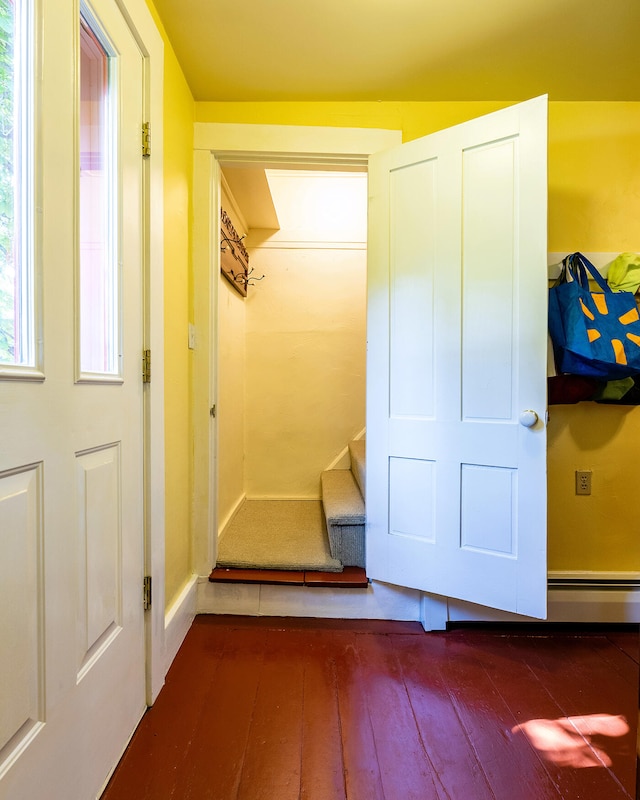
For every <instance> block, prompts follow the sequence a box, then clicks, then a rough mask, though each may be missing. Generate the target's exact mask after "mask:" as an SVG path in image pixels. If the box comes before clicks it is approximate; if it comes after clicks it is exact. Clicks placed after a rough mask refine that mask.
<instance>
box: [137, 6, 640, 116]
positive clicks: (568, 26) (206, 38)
mask: <svg viewBox="0 0 640 800" xmlns="http://www.w3.org/2000/svg"><path fill="white" fill-rule="evenodd" d="M153 2H154V4H155V6H156V8H157V10H158V13H159V14H160V17H161V19H162V21H163V24H164V26H165V29H166V31H167V34H168V36H169V39H170V40H171V42H172V44H173V47H174V49H175V52H176V55H177V57H178V60H179V61H180V64H181V66H182V69H183V71H184V73H185V76H186V78H187V81H188V83H189V86H190V87H191V91H192V93H193V95H194V98H195V99H196V100H208V101H216V100H218V101H264V100H315V101H318V100H348V101H358V100H520V99H525V98H528V97H533V96H535V95H539V94H544V93H548V94H549V96H550V99H552V100H640V70H639V67H638V54H639V52H640V0H235V1H234V2H222V0H153Z"/></svg>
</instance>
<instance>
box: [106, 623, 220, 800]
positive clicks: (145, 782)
mask: <svg viewBox="0 0 640 800" xmlns="http://www.w3.org/2000/svg"><path fill="white" fill-rule="evenodd" d="M228 635H229V630H228V629H223V630H221V632H220V634H219V635H218V636H217V637H214V638H212V637H211V636H210V635H209V633H208V631H207V628H206V626H203V625H200V624H198V622H197V621H196V623H194V625H192V627H191V630H190V631H189V634H188V636H187V638H186V639H185V642H184V644H183V645H182V647H181V649H180V654H179V658H176V659H175V661H174V663H173V665H172V667H171V669H170V670H169V672H168V674H167V679H166V683H165V686H164V688H163V690H162V691H161V692H160V695H159V696H158V699H157V700H156V702H155V704H154V706H153V707H152V708H151V709H149V711H147V713H146V714H145V716H144V717H143V719H142V722H141V723H140V725H139V726H138V729H137V731H136V733H135V734H134V737H133V739H132V741H131V743H130V745H129V747H128V748H127V750H126V751H125V754H124V756H123V757H122V759H121V761H120V764H119V765H118V768H117V770H116V772H115V773H114V775H113V777H112V779H111V781H110V783H109V785H108V787H107V789H106V791H105V793H104V794H103V796H102V797H103V800H131V798H132V797H135V798H136V800H173V798H180V797H181V789H180V787H177V786H176V773H177V770H178V767H179V765H180V764H182V763H183V762H184V760H185V759H186V758H188V755H189V746H190V743H191V741H192V739H193V731H194V729H195V728H196V727H197V725H198V720H199V718H200V716H201V715H202V713H203V709H202V704H201V702H199V701H200V700H201V699H202V697H204V696H206V695H207V694H208V692H209V690H210V689H211V684H212V681H213V679H214V675H215V670H216V667H217V666H218V664H219V663H220V660H221V658H222V654H223V652H224V646H225V642H226V638H227V636H228ZM195 698H197V699H198V702H194V699H195ZM156 721H157V723H156Z"/></svg>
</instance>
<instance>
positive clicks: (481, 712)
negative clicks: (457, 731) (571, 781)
mask: <svg viewBox="0 0 640 800" xmlns="http://www.w3.org/2000/svg"><path fill="white" fill-rule="evenodd" d="M432 652H433V657H436V658H438V660H439V664H440V668H441V670H442V675H443V676H445V677H446V679H447V689H448V691H449V694H450V696H451V698H452V702H453V704H454V706H455V709H456V711H457V713H458V716H459V717H460V720H461V722H462V725H463V727H464V729H465V731H466V733H467V736H468V738H469V741H470V742H471V743H472V744H473V747H474V750H475V753H476V757H477V759H478V763H479V764H480V766H481V768H482V770H483V772H484V774H485V777H486V779H487V781H488V782H489V785H490V786H491V790H492V791H493V793H494V795H495V797H496V800H502V798H511V797H513V798H516V797H517V798H518V800H558V798H560V797H561V795H560V793H559V792H558V790H557V788H556V787H555V785H554V784H553V781H552V780H551V779H550V777H549V775H548V773H547V772H546V770H545V769H544V767H543V766H542V764H541V762H540V760H539V758H538V756H537V754H536V752H535V750H534V749H533V748H532V747H531V745H530V744H529V742H528V741H526V740H525V739H523V738H522V737H518V736H516V735H515V734H514V733H512V728H513V717H512V715H511V712H510V710H509V708H508V707H507V706H506V704H505V702H504V700H503V699H502V697H501V696H500V693H499V692H498V691H497V690H496V688H495V685H494V683H493V682H492V681H491V680H490V679H489V677H488V676H487V674H486V672H485V670H484V669H483V666H482V652H481V651H479V652H478V651H476V649H474V648H473V647H472V646H469V645H468V644H467V643H466V641H465V639H464V637H460V636H453V637H451V638H447V637H445V638H441V639H437V640H434V649H433V651H432ZM563 800H565V799H564V798H563Z"/></svg>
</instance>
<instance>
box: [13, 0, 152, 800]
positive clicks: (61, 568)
mask: <svg viewBox="0 0 640 800" xmlns="http://www.w3.org/2000/svg"><path fill="white" fill-rule="evenodd" d="M39 8H40V9H41V11H42V20H41V23H40V24H41V25H42V28H41V31H40V36H41V37H42V41H43V43H44V44H43V85H42V102H41V109H40V115H41V118H40V120H39V125H40V128H41V130H42V133H41V145H40V151H39V154H38V156H37V160H36V170H37V172H38V174H39V175H40V176H41V192H42V195H41V197H40V198H39V205H41V207H42V220H41V224H40V237H39V238H38V240H37V241H36V247H37V250H38V252H39V253H40V258H41V263H42V276H43V282H44V291H43V295H44V325H43V348H44V380H42V381H38V382H36V381H33V380H31V381H28V380H24V381H22V380H19V379H17V380H16V379H15V376H14V379H13V380H10V381H7V380H4V381H3V380H1V379H0V442H1V444H0V549H1V557H0V630H1V633H2V640H3V648H2V650H1V651H0V701H1V702H0V798H2V800H5V798H6V800H31V798H34V797H38V796H46V797H47V799H48V800H88V798H91V797H95V796H97V795H98V793H99V791H100V789H101V788H102V786H103V784H104V782H105V780H106V779H107V777H108V774H109V772H110V770H111V769H112V768H113V766H114V764H115V763H116V762H117V760H118V758H119V756H120V755H121V753H122V750H123V748H124V746H125V745H126V742H127V741H128V739H129V737H130V735H131V733H132V732H133V730H134V728H135V726H136V724H137V722H138V721H139V719H140V717H141V715H142V713H143V712H144V709H145V661H144V630H143V608H142V577H143V542H144V540H143V496H144V493H143V394H142V392H143V387H142V377H141V353H142V332H143V324H142V310H143V291H142V285H143V284H142V282H143V195H142V191H143V183H142V157H141V133H140V131H141V122H142V103H143V88H144V86H143V80H144V76H143V59H142V55H141V53H140V50H139V48H138V46H137V44H136V41H135V39H134V37H133V35H132V32H131V31H130V29H129V27H128V24H127V22H126V21H125V19H124V18H123V16H122V14H121V12H120V11H119V9H118V5H117V4H116V3H114V2H112V0H96V2H93V3H91V7H90V9H89V16H90V18H91V22H92V25H94V24H95V25H96V26H97V27H99V28H100V30H101V33H102V35H104V38H105V40H106V41H107V42H108V43H109V47H110V52H111V66H112V67H113V70H112V78H111V79H110V80H111V87H112V88H113V89H115V92H116V95H117V102H116V103H115V104H114V106H113V109H112V112H113V113H112V116H111V117H110V120H109V124H110V125H113V127H112V128H110V130H111V131H112V133H113V140H114V141H115V148H114V152H115V154H116V157H115V162H114V163H115V164H116V168H115V170H116V175H117V181H116V184H117V187H118V188H117V192H116V194H117V196H116V203H115V205H114V212H113V214H112V215H111V218H110V224H111V225H112V226H113V230H115V231H116V235H115V240H116V242H117V244H116V247H117V253H116V254H115V258H116V260H117V262H118V263H119V264H120V265H121V269H120V271H121V279H122V282H121V285H120V288H119V290H118V291H117V292H116V296H117V298H118V299H119V302H120V303H121V308H122V312H121V316H120V322H119V331H118V335H117V337H116V338H118V339H119V340H121V343H122V345H123V349H120V348H118V352H117V357H118V364H119V365H121V372H120V374H118V375H116V376H111V377H107V379H106V380H105V379H99V376H95V377H96V379H95V380H88V381H87V376H83V380H84V381H85V382H83V383H79V382H76V377H77V376H78V369H77V365H78V338H77V334H78V333H79V331H80V324H79V321H78V308H77V306H76V298H77V297H78V296H79V291H78V283H77V279H76V278H75V276H74V264H75V263H76V259H77V257H78V247H77V239H76V237H77V234H78V231H79V229H80V225H79V222H78V209H77V197H78V194H77V192H78V189H77V176H78V173H79V170H78V152H77V151H78V150H79V149H81V147H82V144H81V143H79V137H78V136H77V132H76V131H75V126H76V108H77V105H76V103H77V97H76V78H77V72H76V67H77V58H76V50H75V48H77V45H78V28H79V17H78V7H77V5H76V4H75V3H68V2H62V0H51V2H50V1H49V0H47V2H46V3H42V4H39ZM80 163H81V164H82V159H80ZM83 169H86V167H83ZM89 169H91V167H89ZM74 343H75V345H74ZM118 344H120V341H118ZM6 645H9V647H6ZM43 792H44V795H43Z"/></svg>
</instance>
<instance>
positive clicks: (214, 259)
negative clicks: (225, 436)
mask: <svg viewBox="0 0 640 800" xmlns="http://www.w3.org/2000/svg"><path fill="white" fill-rule="evenodd" d="M401 142H402V132H401V131H399V130H383V129H377V128H376V129H373V128H323V127H307V126H299V125H245V124H234V123H220V122H196V123H195V125H194V150H195V152H194V179H193V207H194V225H193V263H194V319H193V323H194V325H195V327H196V329H197V331H198V332H199V336H198V349H197V350H196V351H195V352H194V376H195V377H194V387H193V389H194V408H193V425H194V472H193V475H194V487H193V491H194V498H196V502H195V503H194V516H193V553H194V569H195V571H196V572H197V574H198V575H200V576H205V575H208V574H209V572H210V571H211V569H212V567H213V565H214V563H215V559H216V555H217V538H218V536H217V534H218V532H217V525H216V518H217V508H216V506H217V497H216V493H217V437H216V430H215V419H214V418H213V417H212V416H211V415H210V413H209V411H210V409H211V407H212V406H213V405H214V404H215V403H216V402H217V398H216V395H217V363H218V331H217V323H218V312H217V306H218V275H219V272H220V250H219V247H218V238H219V231H218V226H217V217H218V211H217V209H218V207H219V205H220V194H219V192H220V188H219V187H220V174H219V172H220V164H222V165H225V164H247V163H253V164H259V165H261V166H263V167H279V168H281V169H284V168H297V169H343V170H361V171H363V172H366V171H367V167H368V159H369V156H370V155H371V153H375V152H378V151H379V150H384V149H386V148H388V147H393V146H394V145H397V144H400V143H401ZM214 220H215V221H216V224H215V225H214V224H213V221H214Z"/></svg>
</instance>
